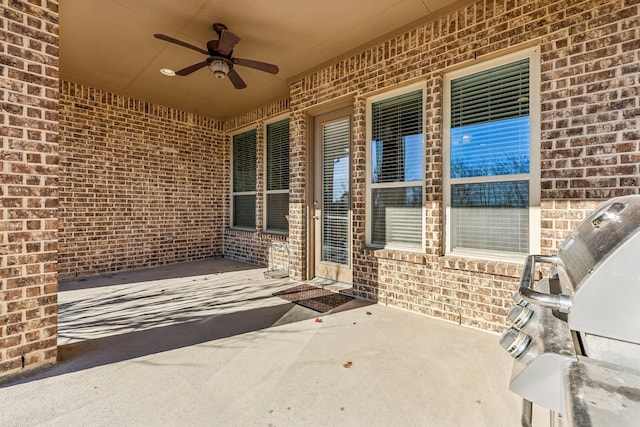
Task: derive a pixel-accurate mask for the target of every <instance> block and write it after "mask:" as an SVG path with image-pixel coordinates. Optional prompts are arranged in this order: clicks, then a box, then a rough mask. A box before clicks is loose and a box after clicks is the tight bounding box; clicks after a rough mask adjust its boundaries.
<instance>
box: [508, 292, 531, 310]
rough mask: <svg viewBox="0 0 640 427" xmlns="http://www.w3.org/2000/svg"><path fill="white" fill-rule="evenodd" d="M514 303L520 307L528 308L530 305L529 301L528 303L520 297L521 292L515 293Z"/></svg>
mask: <svg viewBox="0 0 640 427" xmlns="http://www.w3.org/2000/svg"><path fill="white" fill-rule="evenodd" d="M512 298H513V302H515V303H516V304H518V305H521V306H523V307H526V306H527V305H529V301H526V300H525V299H524V298H522V297H521V296H520V292H519V291H515V292H514V293H513V297H512Z"/></svg>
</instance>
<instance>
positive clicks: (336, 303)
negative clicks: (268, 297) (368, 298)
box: [273, 284, 353, 313]
mask: <svg viewBox="0 0 640 427" xmlns="http://www.w3.org/2000/svg"><path fill="white" fill-rule="evenodd" d="M273 296H274V297H280V298H282V299H284V300H287V301H291V302H292V303H294V304H298V305H301V306H303V307H306V308H310V309H311V310H315V311H318V312H320V313H326V312H327V311H331V310H333V309H334V308H337V307H340V306H341V305H342V304H345V303H347V302H349V301H351V300H352V299H353V297H352V296H349V295H345V294H339V293H337V292H333V291H330V290H327V289H322V288H318V287H316V286H311V285H305V284H303V285H298V286H294V287H293V288H289V289H285V290H284V291H279V292H276V293H274V294H273Z"/></svg>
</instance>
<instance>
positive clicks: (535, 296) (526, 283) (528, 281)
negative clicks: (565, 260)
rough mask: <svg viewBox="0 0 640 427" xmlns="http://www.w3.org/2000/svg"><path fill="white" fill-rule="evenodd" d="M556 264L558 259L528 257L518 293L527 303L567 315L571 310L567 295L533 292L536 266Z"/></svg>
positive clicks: (540, 256)
mask: <svg viewBox="0 0 640 427" xmlns="http://www.w3.org/2000/svg"><path fill="white" fill-rule="evenodd" d="M557 262H558V257H556V256H548V255H529V256H528V257H527V260H526V262H525V264H524V270H523V271H522V278H520V289H519V291H518V292H519V293H520V296H521V297H522V298H523V299H524V300H526V301H529V302H530V303H532V304H536V305H539V306H542V307H548V308H551V309H553V310H558V311H560V312H561V313H568V312H569V310H570V309H571V297H570V296H569V295H552V294H545V293H544V292H538V291H534V290H533V285H534V283H535V275H536V264H537V263H549V264H555V263H557Z"/></svg>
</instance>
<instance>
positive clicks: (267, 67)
mask: <svg viewBox="0 0 640 427" xmlns="http://www.w3.org/2000/svg"><path fill="white" fill-rule="evenodd" d="M231 61H232V62H233V63H234V64H236V65H242V66H243V67H249V68H255V69H256V70H260V71H265V72H267V73H271V74H278V71H280V69H279V68H278V66H277V65H273V64H267V63H266V62H260V61H254V60H252V59H242V58H233V59H231Z"/></svg>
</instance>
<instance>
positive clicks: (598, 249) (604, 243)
mask: <svg viewBox="0 0 640 427" xmlns="http://www.w3.org/2000/svg"><path fill="white" fill-rule="evenodd" d="M639 230H640V196H624V197H616V198H613V199H611V200H609V201H607V202H605V203H604V204H603V205H602V206H600V207H599V208H598V209H597V210H595V211H594V212H593V213H591V214H590V215H589V216H588V217H587V218H586V219H585V220H584V221H582V222H581V223H580V225H579V226H578V227H577V228H576V229H575V231H574V232H573V233H572V234H571V235H570V236H569V237H568V238H567V239H566V240H565V241H564V243H563V244H562V246H561V247H560V250H559V251H558V258H559V259H560V261H561V262H560V263H559V268H560V269H561V271H560V272H559V273H560V274H561V276H562V275H563V273H564V275H565V276H566V277H565V279H568V283H566V282H567V280H563V282H565V283H563V285H567V284H568V285H569V286H570V289H565V291H568V292H570V293H571V294H573V293H575V292H576V291H577V290H578V289H579V288H580V287H581V286H582V284H583V282H584V281H585V280H586V278H587V276H588V275H589V274H590V273H593V272H595V271H596V270H597V269H598V268H599V267H600V266H601V265H602V263H603V262H604V261H605V259H606V258H607V257H609V256H611V255H612V253H613V252H614V250H615V249H616V248H618V247H620V246H621V245H622V244H623V243H624V242H625V241H626V240H628V239H631V238H633V236H634V235H635V234H637V233H638V231H639ZM623 268H626V269H628V270H630V272H631V271H637V270H638V265H629V266H626V267H623Z"/></svg>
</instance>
